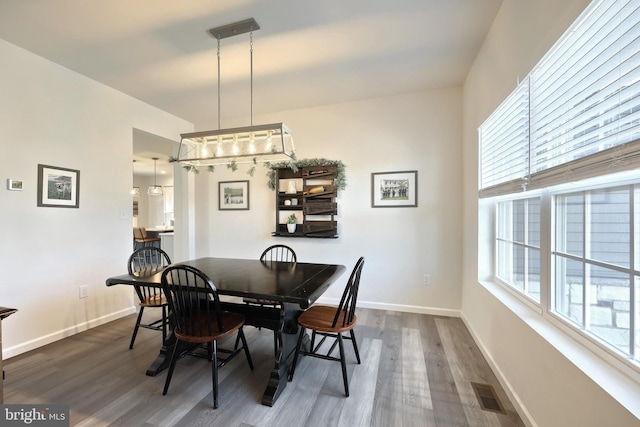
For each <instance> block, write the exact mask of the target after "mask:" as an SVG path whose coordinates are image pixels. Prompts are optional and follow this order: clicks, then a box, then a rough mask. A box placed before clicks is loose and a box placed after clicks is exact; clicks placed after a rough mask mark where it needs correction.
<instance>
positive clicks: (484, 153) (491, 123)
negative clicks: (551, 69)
mask: <svg viewBox="0 0 640 427" xmlns="http://www.w3.org/2000/svg"><path fill="white" fill-rule="evenodd" d="M479 137H480V144H481V167H480V170H481V175H480V185H481V186H480V188H481V189H482V190H481V194H482V196H483V197H488V196H493V195H498V194H505V193H511V192H515V191H521V187H522V185H523V183H524V179H525V178H526V176H527V175H528V173H529V83H528V80H527V81H524V82H522V83H521V84H520V85H518V87H517V88H516V90H515V91H514V92H513V93H512V94H511V95H510V96H509V97H508V98H507V99H506V100H505V101H504V102H503V103H502V104H501V105H500V106H499V107H498V108H497V109H496V111H495V112H494V113H493V114H492V115H491V116H490V117H489V119H487V120H486V121H485V123H484V124H483V125H482V126H481V127H480V131H479Z"/></svg>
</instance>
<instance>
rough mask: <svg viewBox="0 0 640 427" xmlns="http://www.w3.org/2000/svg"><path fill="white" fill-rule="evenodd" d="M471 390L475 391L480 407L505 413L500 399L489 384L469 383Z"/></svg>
mask: <svg viewBox="0 0 640 427" xmlns="http://www.w3.org/2000/svg"><path fill="white" fill-rule="evenodd" d="M471 387H473V391H474V392H475V393H476V398H477V399H478V402H479V403H480V408H482V409H484V410H485V411H491V412H499V413H501V414H506V411H505V410H504V407H503V406H502V403H500V399H498V396H496V392H495V390H494V389H493V387H492V386H491V385H490V384H480V383H474V382H472V383H471Z"/></svg>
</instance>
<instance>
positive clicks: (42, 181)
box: [38, 165, 80, 208]
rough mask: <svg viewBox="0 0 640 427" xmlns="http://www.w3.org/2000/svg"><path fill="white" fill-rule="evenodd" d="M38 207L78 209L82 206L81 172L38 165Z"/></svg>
mask: <svg viewBox="0 0 640 427" xmlns="http://www.w3.org/2000/svg"><path fill="white" fill-rule="evenodd" d="M38 206H39V207H54V208H78V207H79V206H80V171H79V170H76V169H67V168H61V167H58V166H49V165H38Z"/></svg>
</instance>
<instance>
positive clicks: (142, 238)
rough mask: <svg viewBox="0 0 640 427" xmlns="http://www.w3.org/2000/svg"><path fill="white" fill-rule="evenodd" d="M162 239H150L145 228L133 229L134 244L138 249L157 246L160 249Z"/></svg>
mask: <svg viewBox="0 0 640 427" xmlns="http://www.w3.org/2000/svg"><path fill="white" fill-rule="evenodd" d="M160 241H161V239H160V237H149V235H148V234H147V229H146V228H144V227H134V228H133V244H134V247H136V246H137V247H136V249H137V248H138V247H146V246H157V247H160Z"/></svg>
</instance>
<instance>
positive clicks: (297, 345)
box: [289, 327, 305, 381]
mask: <svg viewBox="0 0 640 427" xmlns="http://www.w3.org/2000/svg"><path fill="white" fill-rule="evenodd" d="M304 333H305V329H304V328H302V327H301V328H300V335H298V343H297V344H296V352H295V354H294V356H293V363H292V364H291V370H290V371H289V381H291V380H293V374H294V373H295V371H296V365H297V364H298V355H299V354H300V347H302V338H303V336H304Z"/></svg>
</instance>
